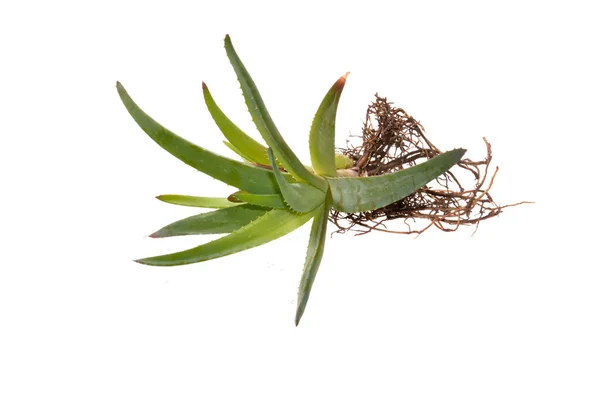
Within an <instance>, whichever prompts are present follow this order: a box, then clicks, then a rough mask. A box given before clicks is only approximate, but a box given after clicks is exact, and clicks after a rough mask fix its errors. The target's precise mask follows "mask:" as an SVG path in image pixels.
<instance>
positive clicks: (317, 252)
mask: <svg viewBox="0 0 600 399" xmlns="http://www.w3.org/2000/svg"><path fill="white" fill-rule="evenodd" d="M330 208H331V196H330V195H329V194H328V195H327V198H326V200H325V203H324V204H323V205H322V207H320V208H319V209H318V210H317V214H316V215H315V218H314V219H313V223H312V227H311V230H310V239H309V241H308V249H307V251H306V259H305V261H304V271H303V272H302V279H301V280H300V288H299V290H298V306H297V308H296V320H295V322H296V325H298V323H300V319H301V318H302V315H303V314H304V310H305V309H306V304H307V303H308V297H309V296H310V291H311V289H312V286H313V283H314V281H315V277H316V276H317V271H318V270H319V265H320V264H321V259H322V258H323V252H324V250H325V239H326V238H327V236H326V232H327V218H328V216H329V210H330Z"/></svg>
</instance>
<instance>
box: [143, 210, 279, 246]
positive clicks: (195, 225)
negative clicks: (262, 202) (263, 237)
mask: <svg viewBox="0 0 600 399" xmlns="http://www.w3.org/2000/svg"><path fill="white" fill-rule="evenodd" d="M267 211H269V209H268V208H263V207H259V206H256V205H250V204H242V205H238V206H232V207H229V208H223V209H218V210H216V211H212V212H206V213H201V214H199V215H194V216H190V217H188V218H185V219H181V220H178V221H177V222H174V223H171V224H169V225H168V226H165V227H163V228H162V229H160V230H158V231H157V232H155V233H152V234H151V235H150V237H152V238H164V237H174V236H185V235H195V234H225V233H231V232H233V231H235V230H238V229H239V228H241V227H242V226H245V225H247V224H248V223H250V222H251V221H253V220H255V219H257V218H258V217H260V216H262V215H264V214H265V213H267Z"/></svg>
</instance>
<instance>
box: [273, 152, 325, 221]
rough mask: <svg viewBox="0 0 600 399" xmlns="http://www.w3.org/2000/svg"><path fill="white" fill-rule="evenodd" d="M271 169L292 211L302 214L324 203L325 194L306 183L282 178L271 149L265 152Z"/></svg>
mask: <svg viewBox="0 0 600 399" xmlns="http://www.w3.org/2000/svg"><path fill="white" fill-rule="evenodd" d="M267 154H268V155H269V161H270V162H271V167H272V168H273V172H274V174H275V178H276V179H277V183H278V184H279V189H280V190H281V195H282V196H283V200H284V201H285V203H286V204H287V205H288V206H289V207H290V208H291V209H292V210H294V211H296V212H300V213H304V212H310V211H312V210H313V209H315V208H317V207H318V206H320V205H321V204H323V202H324V201H325V193H324V192H323V191H321V190H319V189H318V188H316V187H313V186H311V185H310V184H307V183H299V182H298V183H290V182H288V181H287V180H286V179H285V178H284V177H283V174H282V173H281V171H280V170H279V168H278V167H277V165H276V164H275V157H274V156H273V151H272V150H271V148H269V149H268V150H267Z"/></svg>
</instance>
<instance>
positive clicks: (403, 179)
mask: <svg viewBox="0 0 600 399" xmlns="http://www.w3.org/2000/svg"><path fill="white" fill-rule="evenodd" d="M464 153H465V150H463V149H455V150H452V151H448V152H445V153H443V154H441V155H438V156H437V157H435V158H432V159H430V160H428V161H427V162H423V163H422V164H419V165H416V166H413V167H410V168H408V169H404V170H400V171H398V172H394V173H390V174H386V175H380V176H370V177H348V178H345V177H340V178H328V179H327V181H328V182H329V187H330V188H331V195H332V198H333V207H334V208H335V209H337V210H339V211H342V212H347V213H353V212H366V211H370V210H373V209H377V208H382V207H384V206H386V205H389V204H391V203H393V202H396V201H398V200H400V199H402V198H404V197H406V196H408V195H410V194H412V193H413V192H414V191H416V190H417V189H419V188H420V187H423V186H424V185H425V184H427V183H428V182H430V181H431V180H433V179H435V178H436V177H438V176H440V175H441V174H443V173H445V172H446V171H447V170H448V169H450V168H451V167H452V166H454V165H455V164H456V163H457V162H458V161H460V159H461V158H462V156H463V155H464Z"/></svg>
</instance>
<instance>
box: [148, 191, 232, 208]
mask: <svg viewBox="0 0 600 399" xmlns="http://www.w3.org/2000/svg"><path fill="white" fill-rule="evenodd" d="M156 199H159V200H161V201H163V202H166V203H169V204H174V205H183V206H193V207H197V208H228V207H230V206H236V205H238V204H236V203H233V202H231V201H229V200H227V198H215V197H193V196H191V195H179V194H163V195H159V196H158V197H156Z"/></svg>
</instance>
